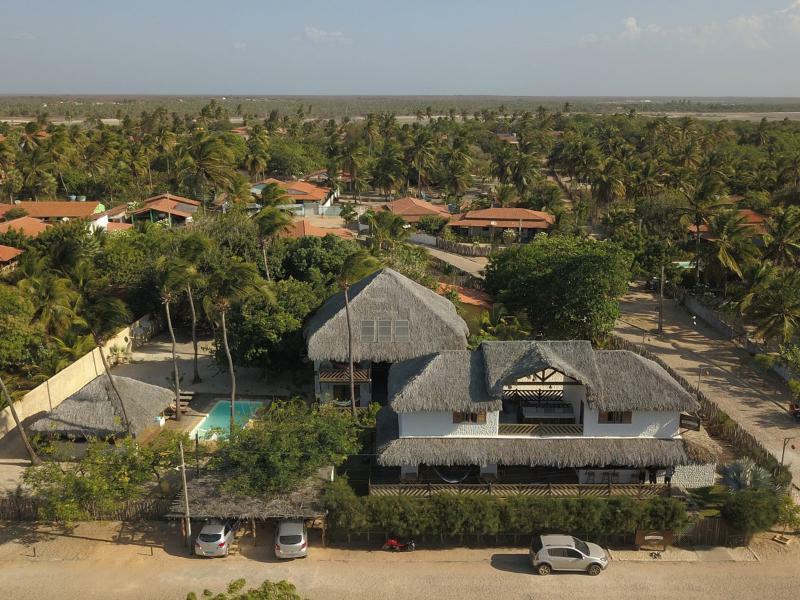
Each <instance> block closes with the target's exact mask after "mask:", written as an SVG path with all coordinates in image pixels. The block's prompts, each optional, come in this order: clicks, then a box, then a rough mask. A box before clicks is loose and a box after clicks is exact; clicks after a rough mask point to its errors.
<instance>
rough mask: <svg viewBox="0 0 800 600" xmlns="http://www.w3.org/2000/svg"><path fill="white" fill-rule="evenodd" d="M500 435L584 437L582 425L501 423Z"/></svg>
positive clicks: (499, 427)
mask: <svg viewBox="0 0 800 600" xmlns="http://www.w3.org/2000/svg"><path fill="white" fill-rule="evenodd" d="M497 433H498V434H499V435H519V436H529V437H560V436H565V437H568V436H573V435H574V436H581V435H583V424H582V423H563V424H547V423H500V425H499V426H498V431H497Z"/></svg>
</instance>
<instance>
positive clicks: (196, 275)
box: [178, 231, 211, 383]
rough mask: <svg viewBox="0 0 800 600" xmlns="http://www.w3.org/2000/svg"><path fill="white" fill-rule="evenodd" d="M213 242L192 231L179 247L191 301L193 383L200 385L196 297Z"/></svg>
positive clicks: (202, 281) (202, 280) (188, 296)
mask: <svg viewBox="0 0 800 600" xmlns="http://www.w3.org/2000/svg"><path fill="white" fill-rule="evenodd" d="M210 245H211V242H210V241H209V239H208V238H207V237H205V236H204V235H202V234H201V233H199V232H196V231H192V232H190V233H189V234H188V235H186V236H185V237H184V238H183V239H182V240H181V241H180V243H179V245H178V256H179V257H180V258H181V260H182V262H181V264H182V266H183V279H184V281H185V283H186V297H187V298H188V299H189V310H190V312H191V316H192V348H193V361H192V362H193V369H194V376H193V377H192V383H200V381H202V380H201V379H200V371H199V369H198V367H197V309H196V307H195V303H194V296H195V293H196V291H197V289H198V288H200V287H202V286H203V284H204V282H205V278H204V275H203V273H202V272H201V271H200V261H201V260H202V258H203V256H204V255H205V253H206V252H207V251H208V248H209V246H210Z"/></svg>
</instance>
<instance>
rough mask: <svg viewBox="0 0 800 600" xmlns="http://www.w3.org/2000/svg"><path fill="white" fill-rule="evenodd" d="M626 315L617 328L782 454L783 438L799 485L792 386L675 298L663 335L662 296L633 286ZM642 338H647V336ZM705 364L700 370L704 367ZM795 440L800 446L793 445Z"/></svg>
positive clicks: (624, 305)
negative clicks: (757, 364) (659, 332)
mask: <svg viewBox="0 0 800 600" xmlns="http://www.w3.org/2000/svg"><path fill="white" fill-rule="evenodd" d="M620 308H621V309H622V317H621V318H620V320H619V321H618V322H617V326H616V329H615V332H616V333H617V334H618V335H620V336H621V337H623V338H625V339H627V340H629V341H631V342H634V343H636V344H639V345H641V344H642V342H643V341H644V346H645V348H647V350H649V351H651V352H653V353H655V354H658V355H659V356H660V357H661V359H662V360H664V362H666V363H667V364H668V365H669V366H671V367H672V368H673V369H675V370H676V371H677V372H678V373H680V374H681V375H683V376H684V377H685V378H686V379H687V380H688V381H690V382H692V383H696V382H697V381H698V375H700V377H699V378H700V387H701V389H702V391H703V393H705V394H706V396H708V397H709V398H711V399H712V400H713V401H714V402H716V403H717V404H718V405H719V406H720V408H722V409H723V410H724V411H725V412H726V413H727V414H728V415H729V416H730V417H731V418H732V419H734V420H735V421H737V422H738V423H739V424H740V425H741V426H742V427H744V428H745V429H746V430H747V431H749V432H750V433H751V434H752V435H753V437H755V438H756V439H757V440H759V441H760V442H761V443H762V444H764V446H765V447H766V448H767V449H768V450H769V451H770V452H771V453H772V454H773V455H774V456H775V457H776V458H777V459H778V460H780V459H781V453H782V449H783V442H784V439H785V438H787V437H793V438H794V440H791V441H790V442H789V444H788V445H787V447H786V456H785V460H784V462H785V464H787V465H788V466H789V469H790V470H791V472H792V477H793V479H794V485H795V487H798V486H799V485H800V424H798V423H797V422H795V420H794V419H792V417H791V416H790V415H789V413H788V412H787V407H788V403H789V391H788V389H787V387H786V385H785V384H783V383H782V382H781V381H780V380H779V379H778V377H777V376H775V377H772V376H770V375H768V374H765V373H763V372H761V371H760V370H756V369H755V368H754V366H753V361H752V359H751V357H750V355H749V354H748V353H747V352H746V351H745V350H742V349H741V348H739V347H738V346H736V345H735V344H733V343H732V342H730V341H728V340H726V339H724V338H723V337H722V336H721V335H719V334H718V333H716V332H715V331H714V330H713V329H712V328H711V327H708V326H707V325H706V324H705V323H703V322H702V321H701V320H699V319H698V320H697V325H694V324H693V321H692V317H691V315H690V314H689V313H688V312H687V311H686V310H685V309H684V308H683V307H682V306H680V305H679V304H678V303H677V302H676V301H674V300H665V301H664V335H663V336H661V337H658V336H656V335H655V331H656V328H657V325H658V299H657V297H656V296H655V295H653V294H651V293H649V292H644V291H641V290H633V291H631V292H630V293H629V294H628V295H627V296H626V297H625V298H623V300H622V302H621V307H620ZM643 338H644V340H643ZM701 368H702V374H700V370H701ZM792 446H795V447H796V448H797V449H794V448H792Z"/></svg>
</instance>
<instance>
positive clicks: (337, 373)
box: [319, 369, 370, 383]
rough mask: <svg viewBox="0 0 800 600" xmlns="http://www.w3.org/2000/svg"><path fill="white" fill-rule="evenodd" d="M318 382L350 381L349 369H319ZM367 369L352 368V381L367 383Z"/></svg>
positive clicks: (368, 375)
mask: <svg viewBox="0 0 800 600" xmlns="http://www.w3.org/2000/svg"><path fill="white" fill-rule="evenodd" d="M319 381H320V383H348V382H349V381H350V371H349V370H348V369H320V370H319ZM369 381H370V372H369V369H353V382H354V383H369Z"/></svg>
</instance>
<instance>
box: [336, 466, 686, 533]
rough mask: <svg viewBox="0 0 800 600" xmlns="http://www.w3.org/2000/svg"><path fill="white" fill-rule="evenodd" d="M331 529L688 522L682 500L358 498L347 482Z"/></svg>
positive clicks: (505, 529) (519, 528) (665, 525)
mask: <svg viewBox="0 0 800 600" xmlns="http://www.w3.org/2000/svg"><path fill="white" fill-rule="evenodd" d="M324 499H325V507H326V508H327V510H328V520H327V522H328V527H329V528H330V529H331V530H332V532H334V533H340V534H345V535H348V534H353V533H359V532H364V531H380V532H385V533H386V534H389V535H395V536H400V537H418V536H420V535H423V534H425V535H432V536H435V535H442V536H449V535H458V534H478V535H490V534H497V533H520V534H532V533H536V532H541V531H563V532H574V533H579V534H581V535H594V536H602V535H614V534H622V533H632V532H633V531H635V530H636V529H637V528H639V527H643V528H647V529H679V528H680V527H682V526H683V525H685V524H686V522H687V521H688V517H687V514H686V507H685V506H684V504H683V502H681V501H680V500H678V499H676V498H661V497H657V498H651V499H648V500H635V499H633V498H627V497H612V498H539V497H530V496H512V497H509V498H505V499H503V498H495V497H492V496H458V495H451V494H440V495H436V496H433V497H432V498H430V499H427V498H414V497H410V496H357V495H356V494H355V492H354V491H353V490H352V488H351V487H350V486H349V485H348V484H347V481H346V480H344V479H338V480H336V481H334V482H333V483H331V484H329V485H328V487H327V489H326V492H325V497H324Z"/></svg>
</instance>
